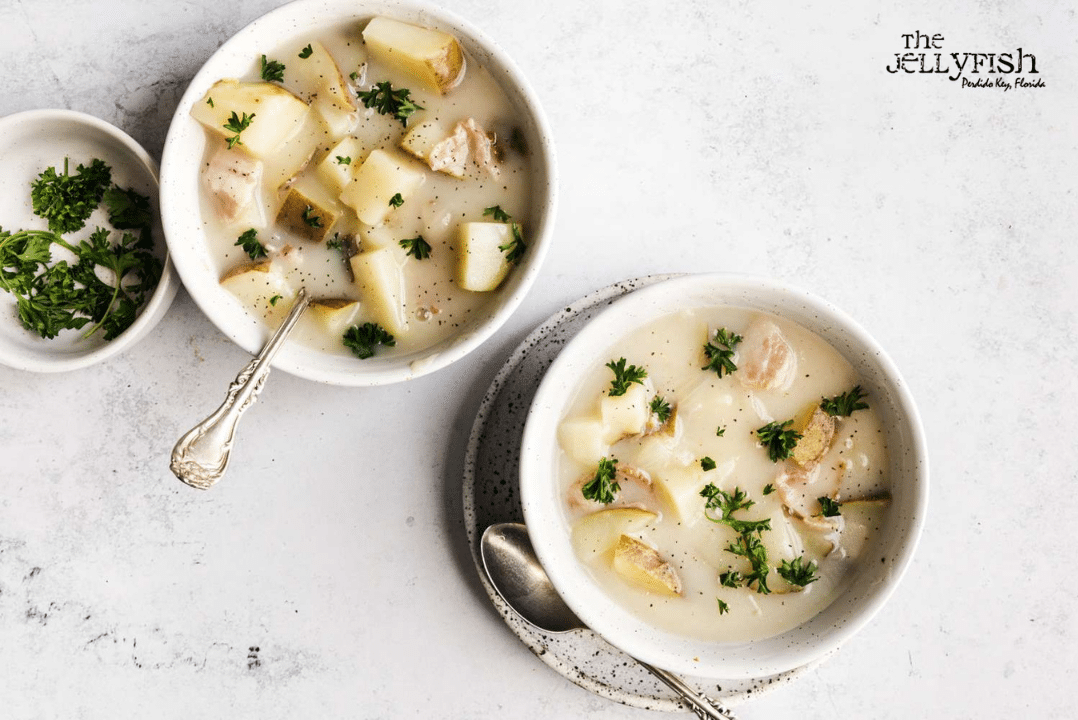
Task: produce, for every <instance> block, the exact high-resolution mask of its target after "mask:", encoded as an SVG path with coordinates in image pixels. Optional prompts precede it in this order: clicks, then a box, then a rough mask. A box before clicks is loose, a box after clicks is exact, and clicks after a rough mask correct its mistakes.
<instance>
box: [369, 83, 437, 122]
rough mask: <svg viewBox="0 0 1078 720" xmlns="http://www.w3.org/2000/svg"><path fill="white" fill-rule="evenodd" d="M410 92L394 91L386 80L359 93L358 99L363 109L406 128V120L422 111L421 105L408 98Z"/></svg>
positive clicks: (403, 89) (406, 90)
mask: <svg viewBox="0 0 1078 720" xmlns="http://www.w3.org/2000/svg"><path fill="white" fill-rule="evenodd" d="M411 94H412V91H411V90H409V89H407V88H401V89H400V90H394V89H393V84H392V83H390V82H389V81H388V80H387V81H383V82H380V83H375V84H374V85H372V86H371V89H370V90H367V91H365V92H361V93H360V94H359V99H360V101H361V102H362V103H363V107H365V108H374V109H375V110H376V111H377V112H378V113H379V114H380V115H389V116H391V117H395V118H396V119H398V120H400V121H401V125H403V126H405V127H408V118H409V117H411V116H412V114H413V113H414V112H415V111H416V110H422V109H423V107H422V106H421V105H416V104H415V103H414V102H413V101H412V99H411V98H410V97H409V96H410V95H411Z"/></svg>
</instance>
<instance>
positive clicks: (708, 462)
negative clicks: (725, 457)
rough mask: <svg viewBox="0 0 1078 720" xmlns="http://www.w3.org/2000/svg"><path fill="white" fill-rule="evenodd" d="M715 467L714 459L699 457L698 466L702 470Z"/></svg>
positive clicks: (705, 470)
mask: <svg viewBox="0 0 1078 720" xmlns="http://www.w3.org/2000/svg"><path fill="white" fill-rule="evenodd" d="M715 467H716V465H715V461H714V460H712V459H711V458H710V457H703V458H701V459H700V468H701V469H702V470H703V471H704V472H707V471H708V470H714V469H715Z"/></svg>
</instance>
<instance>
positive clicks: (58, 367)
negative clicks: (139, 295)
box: [0, 110, 179, 372]
mask: <svg viewBox="0 0 1078 720" xmlns="http://www.w3.org/2000/svg"><path fill="white" fill-rule="evenodd" d="M0 157H2V158H3V159H4V162H3V165H2V167H0V226H3V228H4V229H5V230H7V231H9V232H15V231H17V230H24V229H40V230H44V229H47V228H48V223H47V222H46V221H45V220H44V219H42V218H39V217H37V216H36V215H34V212H33V208H32V206H31V203H30V183H31V181H33V180H36V179H37V177H38V175H39V174H40V173H41V172H42V171H44V170H45V168H48V167H55V168H57V170H58V171H61V170H62V169H63V163H64V158H65V157H68V158H70V160H71V162H70V165H71V171H72V172H73V171H74V169H75V167H76V166H77V165H78V164H79V163H82V164H84V165H85V164H89V162H90V161H91V160H93V159H94V158H100V159H102V160H104V161H105V162H106V163H108V165H109V166H110V167H111V168H112V181H113V183H114V184H117V185H120V186H121V187H124V188H127V187H134V188H135V189H136V190H138V191H139V192H141V193H143V194H144V195H147V196H149V197H150V199H151V202H152V203H153V205H154V206H155V208H156V207H157V205H158V202H157V163H155V162H154V160H153V158H151V157H150V156H149V154H147V152H146V151H145V150H144V149H143V148H142V146H141V145H139V144H138V143H137V142H135V141H134V140H133V139H132V138H131V137H130V136H129V135H127V133H125V132H123V131H122V130H119V129H117V128H116V127H113V126H112V125H109V124H108V123H107V122H105V121H104V120H99V119H98V118H95V117H93V116H91V115H85V114H83V113H80V112H74V111H72V110H28V111H26V112H21V113H17V114H15V115H9V116H7V117H5V118H0ZM98 222H100V223H107V220H106V218H105V215H104V211H103V210H98V211H96V212H95V214H94V215H92V216H91V217H90V219H89V221H88V223H87V228H84V229H83V231H80V232H78V233H73V234H70V235H65V237H70V238H75V239H83V237H84V236H85V235H88V234H89V232H90V231H91V230H92V229H93V226H94V224H95V223H98ZM153 233H154V240H155V242H156V243H157V247H158V250H159V251H160V252H159V256H160V257H161V259H162V261H163V263H164V267H163V270H162V273H161V281H160V282H159V283H158V286H157V289H156V290H155V291H154V293H153V295H152V296H151V297H150V299H149V300H148V301H147V303H146V304H145V305H144V306H143V308H142V309H141V311H140V314H139V316H138V318H137V319H136V320H135V322H134V323H133V324H132V325H131V327H129V328H128V329H127V330H125V331H124V332H123V333H121V334H120V335H119V336H118V337H115V338H113V339H112V340H109V341H106V340H105V339H104V337H103V336H102V334H101V333H95V334H94V335H92V336H91V337H89V338H83V336H82V331H79V330H64V331H62V332H61V333H60V334H59V335H58V336H57V337H55V338H52V339H49V340H45V339H42V338H41V337H40V336H38V335H37V334H35V333H31V332H29V331H27V330H26V329H25V328H23V327H22V324H21V323H20V322H19V320H18V316H17V315H16V314H15V312H16V311H15V299H14V297H12V296H11V295H10V294H9V293H7V292H3V291H0V314H2V315H3V318H2V320H0V363H2V364H4V365H8V366H10V367H13V368H18V369H20V370H31V371H34V372H60V371H65V370H76V369H78V368H82V367H86V366H88V365H92V364H94V363H97V362H101V361H102V360H106V359H108V358H110V357H113V356H114V355H116V354H117V353H120V352H123V351H124V350H126V349H127V348H129V347H131V346H132V345H134V344H135V343H137V342H138V341H139V340H141V339H142V338H143V337H145V336H146V335H147V333H149V332H150V330H152V329H153V327H154V326H155V325H156V324H157V322H158V321H159V320H160V319H161V318H162V317H163V316H164V314H165V311H166V310H168V308H169V305H171V304H172V300H173V298H174V297H175V296H176V290H177V289H178V288H179V280H178V279H177V278H176V273H175V270H174V269H173V267H172V263H171V262H170V261H169V260H168V255H167V253H166V252H165V245H164V235H163V233H162V231H161V224H160V222H155V224H154V228H153Z"/></svg>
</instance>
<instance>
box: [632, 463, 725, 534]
mask: <svg viewBox="0 0 1078 720" xmlns="http://www.w3.org/2000/svg"><path fill="white" fill-rule="evenodd" d="M736 465H737V460H736V458H731V459H727V460H724V461H723V462H722V463H720V464H719V465H717V466H716V467H715V469H714V470H709V471H704V470H703V468H701V467H700V464H699V463H694V464H692V465H681V466H670V467H666V468H662V469H660V470H657V471H656V472H654V473H653V474H652V481H653V482H654V484H655V493H656V495H658V496H659V499H660V500H662V502H663V505H664V506H665V507H667V508H668V509H669V510H670V511H671V512H672V513H673V515H674V517H676V518H677V519H678V521H679V522H681V523H683V524H685V525H692V524H694V523H695V522H696V521H697V520H699V519H700V518H702V517H703V516H704V507H705V505H706V502H705V500H704V498H702V497H700V491H701V490H703V489H704V486H705V485H707V484H708V483H714V484H715V485H719V486H721V485H722V482H723V481H724V480H725V479H726V478H727V477H729V476H730V473H732V472H733V470H734V467H735V466H736Z"/></svg>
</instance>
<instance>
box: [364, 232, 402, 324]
mask: <svg viewBox="0 0 1078 720" xmlns="http://www.w3.org/2000/svg"><path fill="white" fill-rule="evenodd" d="M350 262H351V264H352V273H353V275H354V276H355V282H356V287H358V288H359V292H360V296H361V297H362V299H363V301H364V303H365V304H366V306H367V308H368V309H369V310H370V313H371V315H372V316H373V317H374V319H375V321H376V322H377V323H379V324H380V325H381V326H382V327H384V328H385V329H386V330H387V331H388V332H389V334H391V335H393V336H395V337H400V336H401V335H403V334H404V333H406V332H408V313H407V311H406V310H405V296H404V295H405V293H404V263H403V262H402V261H401V259H400V258H398V257H397V253H396V251H395V250H394V249H393V248H392V247H385V248H381V249H378V250H371V251H368V252H362V253H359V254H358V255H353V256H352V259H351V261H350Z"/></svg>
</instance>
